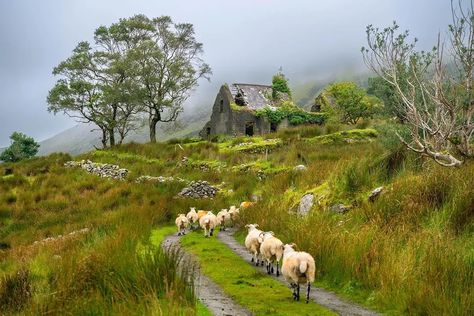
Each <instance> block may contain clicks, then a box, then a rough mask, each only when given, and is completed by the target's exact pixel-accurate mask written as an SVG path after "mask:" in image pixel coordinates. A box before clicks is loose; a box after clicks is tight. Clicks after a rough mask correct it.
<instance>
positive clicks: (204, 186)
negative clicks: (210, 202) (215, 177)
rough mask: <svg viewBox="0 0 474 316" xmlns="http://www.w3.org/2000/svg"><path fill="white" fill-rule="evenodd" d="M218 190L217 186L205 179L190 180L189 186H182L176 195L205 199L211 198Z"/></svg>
mask: <svg viewBox="0 0 474 316" xmlns="http://www.w3.org/2000/svg"><path fill="white" fill-rule="evenodd" d="M218 191H219V188H217V187H215V186H212V185H210V184H209V182H207V181H192V182H191V183H190V184H189V186H187V187H185V188H183V189H182V190H181V192H179V193H178V196H180V197H185V198H186V197H188V198H189V197H190V198H194V199H206V198H213V197H214V196H215V195H216V194H217V192H218Z"/></svg>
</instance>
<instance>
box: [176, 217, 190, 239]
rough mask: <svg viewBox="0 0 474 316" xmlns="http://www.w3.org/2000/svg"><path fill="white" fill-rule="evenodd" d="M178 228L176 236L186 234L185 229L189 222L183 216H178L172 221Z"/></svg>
mask: <svg viewBox="0 0 474 316" xmlns="http://www.w3.org/2000/svg"><path fill="white" fill-rule="evenodd" d="M174 222H175V223H176V226H177V227H178V236H181V235H184V234H185V233H186V227H188V224H189V221H188V219H187V218H186V216H185V215H184V214H178V217H176V220H175V221H174Z"/></svg>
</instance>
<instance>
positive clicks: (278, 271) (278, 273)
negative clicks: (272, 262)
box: [276, 260, 280, 276]
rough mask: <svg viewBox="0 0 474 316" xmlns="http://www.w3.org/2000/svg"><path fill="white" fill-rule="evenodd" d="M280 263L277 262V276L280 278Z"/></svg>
mask: <svg viewBox="0 0 474 316" xmlns="http://www.w3.org/2000/svg"><path fill="white" fill-rule="evenodd" d="M278 265H279V262H278V260H277V261H276V266H277V276H280V270H279V269H278Z"/></svg>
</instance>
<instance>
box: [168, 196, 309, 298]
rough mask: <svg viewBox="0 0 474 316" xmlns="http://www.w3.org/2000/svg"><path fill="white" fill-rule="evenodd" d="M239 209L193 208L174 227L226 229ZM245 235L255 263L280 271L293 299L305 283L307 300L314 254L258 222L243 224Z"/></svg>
mask: <svg viewBox="0 0 474 316" xmlns="http://www.w3.org/2000/svg"><path fill="white" fill-rule="evenodd" d="M252 204H253V202H242V204H241V205H240V208H246V207H248V206H251V205H252ZM239 212H240V211H239V209H238V208H236V207H235V206H234V205H232V206H231V207H230V208H229V210H227V209H223V210H221V211H220V212H219V213H217V215H214V214H213V213H212V211H197V212H196V209H195V208H194V207H192V208H191V210H190V211H189V212H188V213H187V214H186V215H185V214H179V215H178V217H177V218H176V221H175V223H176V226H177V227H178V236H181V235H184V234H185V233H186V229H187V228H188V226H189V228H190V230H194V229H196V228H197V226H198V225H199V226H200V227H201V228H202V229H203V230H204V236H205V237H209V236H212V235H213V232H214V229H215V228H216V227H217V226H220V230H225V229H226V223H228V222H231V223H232V225H233V224H234V223H235V220H236V219H237V217H238V216H239ZM245 227H246V228H247V229H248V234H247V236H246V238H245V247H246V248H247V249H248V250H249V251H250V253H251V254H252V259H251V262H255V264H256V265H257V266H258V265H260V264H261V265H262V266H263V265H264V263H265V264H266V268H267V273H268V274H272V273H274V272H275V269H274V265H276V276H279V275H280V270H279V268H280V267H281V274H282V275H283V277H284V278H285V280H286V281H287V282H288V283H289V284H290V286H291V289H292V291H293V300H296V301H299V300H300V285H301V284H304V285H306V286H307V292H306V303H308V302H309V292H310V290H311V283H312V282H314V277H315V273H316V265H315V262H314V259H313V257H312V256H311V255H310V254H308V253H306V252H304V251H296V250H295V247H296V245H295V244H294V243H291V244H283V242H282V241H281V240H280V239H278V238H276V237H275V234H274V233H273V232H271V231H269V232H265V231H262V230H260V229H258V224H248V225H245Z"/></svg>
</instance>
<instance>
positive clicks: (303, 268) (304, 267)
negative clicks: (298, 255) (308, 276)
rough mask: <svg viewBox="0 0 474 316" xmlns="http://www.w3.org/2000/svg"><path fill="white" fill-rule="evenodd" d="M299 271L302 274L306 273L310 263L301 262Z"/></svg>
mask: <svg viewBox="0 0 474 316" xmlns="http://www.w3.org/2000/svg"><path fill="white" fill-rule="evenodd" d="M299 269H300V273H301V274H303V273H306V270H308V263H307V262H306V261H301V262H300V267H299Z"/></svg>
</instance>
